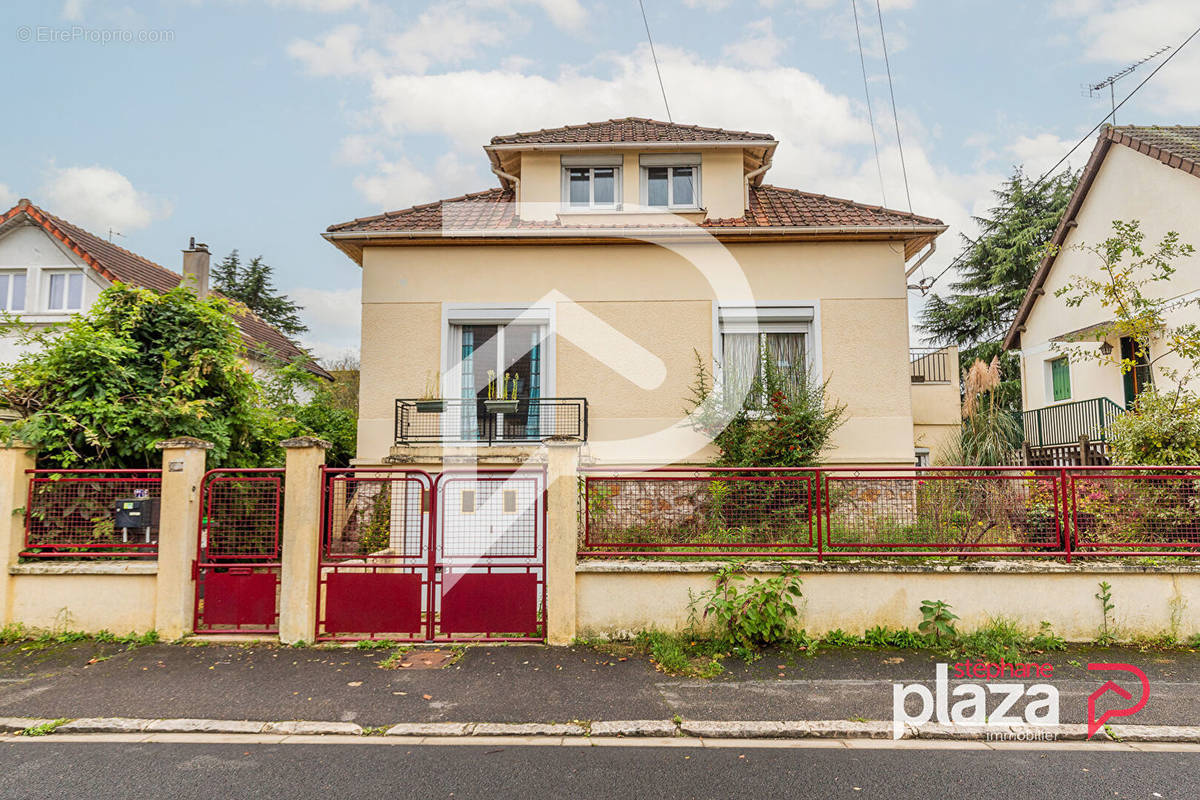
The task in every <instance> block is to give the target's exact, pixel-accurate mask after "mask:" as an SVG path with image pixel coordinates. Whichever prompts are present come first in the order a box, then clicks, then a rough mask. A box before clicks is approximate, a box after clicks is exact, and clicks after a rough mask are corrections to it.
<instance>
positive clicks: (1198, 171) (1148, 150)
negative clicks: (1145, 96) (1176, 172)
mask: <svg viewBox="0 0 1200 800" xmlns="http://www.w3.org/2000/svg"><path fill="white" fill-rule="evenodd" d="M1103 135H1106V136H1107V137H1108V138H1109V139H1110V140H1111V141H1113V142H1116V143H1117V144H1123V145H1125V146H1126V147H1130V148H1133V149H1134V150H1137V151H1138V152H1139V153H1145V154H1146V155H1148V156H1150V157H1151V158H1157V159H1158V160H1159V161H1161V162H1163V163H1164V164H1167V165H1168V166H1172V167H1179V168H1180V169H1183V170H1184V171H1185V172H1189V173H1191V174H1192V175H1200V166H1198V165H1200V126H1196V125H1174V126H1169V127H1160V126H1158V125H1121V126H1119V127H1116V128H1109V129H1108V130H1107V131H1106V132H1105V134H1103ZM1184 162H1186V163H1187V165H1188V166H1187V167H1184V166H1183V165H1184Z"/></svg>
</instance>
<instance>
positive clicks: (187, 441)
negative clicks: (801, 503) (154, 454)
mask: <svg viewBox="0 0 1200 800" xmlns="http://www.w3.org/2000/svg"><path fill="white" fill-rule="evenodd" d="M154 446H155V447H157V448H158V449H159V450H211V449H212V447H213V443H212V442H206V441H204V440H203V439H197V438H196V437H195V436H180V437H178V438H175V439H164V440H163V441H161V442H159V443H158V444H156V445H154Z"/></svg>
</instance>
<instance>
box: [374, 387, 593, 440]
mask: <svg viewBox="0 0 1200 800" xmlns="http://www.w3.org/2000/svg"><path fill="white" fill-rule="evenodd" d="M490 402H491V401H486V400H482V399H479V400H463V399H445V400H397V401H396V444H397V445H431V444H486V445H493V444H534V443H538V442H544V441H546V440H548V439H558V440H564V439H565V440H574V441H580V442H586V441H587V434H588V403H587V399H586V398H583V397H537V398H528V397H526V398H521V399H519V400H515V401H513V406H510V407H509V408H503V409H498V408H496V407H495V406H493V407H492V408H489V404H490Z"/></svg>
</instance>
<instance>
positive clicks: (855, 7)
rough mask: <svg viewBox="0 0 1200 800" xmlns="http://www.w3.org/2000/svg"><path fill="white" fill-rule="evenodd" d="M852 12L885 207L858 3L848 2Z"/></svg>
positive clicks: (881, 165) (872, 140) (885, 194)
mask: <svg viewBox="0 0 1200 800" xmlns="http://www.w3.org/2000/svg"><path fill="white" fill-rule="evenodd" d="M850 8H851V9H853V11H854V35H855V37H857V38H858V63H859V64H860V65H861V66H862V76H863V94H864V95H866V98H867V120H868V121H869V122H870V123H871V144H872V145H874V146H875V171H876V172H878V173H879V197H880V199H881V201H882V202H881V205H885V206H886V205H887V191H886V190H885V189H884V188H883V163H882V162H881V161H880V159H879V139H878V138H877V137H876V135H875V113H874V112H873V111H872V110H871V89H870V88H869V86H868V85H867V60H866V57H865V56H864V55H863V43H862V32H861V31H860V30H859V27H858V2H857V0H850Z"/></svg>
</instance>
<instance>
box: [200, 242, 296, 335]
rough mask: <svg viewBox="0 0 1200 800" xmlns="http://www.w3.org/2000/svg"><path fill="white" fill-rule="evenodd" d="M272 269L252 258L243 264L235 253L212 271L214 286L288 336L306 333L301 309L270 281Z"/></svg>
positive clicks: (259, 260)
mask: <svg viewBox="0 0 1200 800" xmlns="http://www.w3.org/2000/svg"><path fill="white" fill-rule="evenodd" d="M273 274H274V268H273V267H272V266H271V265H270V264H268V263H266V262H265V261H263V257H262V256H255V257H254V258H252V259H250V262H249V263H247V264H243V263H242V261H241V259H240V258H239V257H238V251H237V250H234V251H233V252H231V253H230V254H229V255H227V256H226V257H225V259H224V260H223V261H222V262H221V263H220V264H217V266H216V268H215V269H214V270H213V272H212V279H213V286H214V287H215V288H216V289H217V291H219V292H220V293H221V294H223V295H225V296H226V297H228V298H230V299H232V300H237V301H238V302H239V303H244V304H245V305H246V307H247V308H249V309H250V310H251V311H253V312H254V313H255V314H257V315H258V316H260V317H261V318H262V319H263V320H264V321H265V322H267V323H269V324H271V325H273V326H275V327H276V328H278V329H279V330H281V331H283V332H284V333H286V334H288V335H289V336H296V335H298V334H301V333H304V332H306V331H307V330H308V326H307V325H305V324H304V323H303V322H301V321H300V315H299V312H300V311H302V310H303V308H302V307H301V306H299V305H297V304H296V303H294V302H292V300H290V299H289V298H288V296H287V295H286V294H279V293H278V292H277V291H276V289H275V286H274V285H273V283H272V281H271V277H272V275H273Z"/></svg>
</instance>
